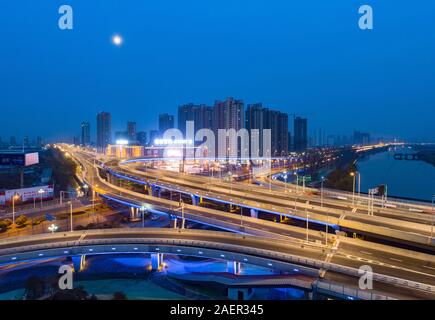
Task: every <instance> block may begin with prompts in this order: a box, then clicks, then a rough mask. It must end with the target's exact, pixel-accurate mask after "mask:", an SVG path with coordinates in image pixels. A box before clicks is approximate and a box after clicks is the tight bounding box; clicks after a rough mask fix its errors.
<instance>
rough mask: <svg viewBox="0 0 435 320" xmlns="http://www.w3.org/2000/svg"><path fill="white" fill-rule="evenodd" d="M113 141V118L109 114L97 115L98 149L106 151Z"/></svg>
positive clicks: (101, 113)
mask: <svg viewBox="0 0 435 320" xmlns="http://www.w3.org/2000/svg"><path fill="white" fill-rule="evenodd" d="M111 141H112V116H111V114H110V113H108V112H104V111H103V112H100V113H98V114H97V147H98V149H99V150H100V151H104V150H105V149H106V147H107V145H108V144H110V143H111Z"/></svg>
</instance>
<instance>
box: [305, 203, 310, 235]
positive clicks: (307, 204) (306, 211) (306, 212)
mask: <svg viewBox="0 0 435 320" xmlns="http://www.w3.org/2000/svg"><path fill="white" fill-rule="evenodd" d="M305 204H306V207H305V214H306V219H307V229H306V241H307V243H308V206H309V205H310V202H309V201H307V202H306V203H305Z"/></svg>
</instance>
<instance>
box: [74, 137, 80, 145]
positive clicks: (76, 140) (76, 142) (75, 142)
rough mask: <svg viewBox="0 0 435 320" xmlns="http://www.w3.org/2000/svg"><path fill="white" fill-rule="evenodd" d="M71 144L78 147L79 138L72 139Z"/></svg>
mask: <svg viewBox="0 0 435 320" xmlns="http://www.w3.org/2000/svg"><path fill="white" fill-rule="evenodd" d="M73 144H74V145H76V146H78V145H80V138H79V137H73Z"/></svg>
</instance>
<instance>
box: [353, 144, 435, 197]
mask: <svg viewBox="0 0 435 320" xmlns="http://www.w3.org/2000/svg"><path fill="white" fill-rule="evenodd" d="M395 153H415V152H414V151H413V150H412V149H409V148H407V147H400V148H392V149H390V150H389V151H386V152H382V153H378V154H375V155H371V156H368V157H366V158H363V159H361V160H359V161H358V163H357V167H358V171H359V172H360V173H361V191H362V192H367V191H368V189H369V188H373V187H375V186H377V185H380V184H386V185H387V187H388V195H391V196H398V197H404V198H413V199H420V200H428V201H430V200H431V199H432V196H433V195H435V166H433V165H431V164H429V163H426V162H423V161H407V160H395V159H394V154H395Z"/></svg>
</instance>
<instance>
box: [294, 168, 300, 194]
mask: <svg viewBox="0 0 435 320" xmlns="http://www.w3.org/2000/svg"><path fill="white" fill-rule="evenodd" d="M293 174H294V175H295V176H296V192H297V191H298V190H299V176H298V173H297V172H296V171H295V172H294V173H293Z"/></svg>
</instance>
